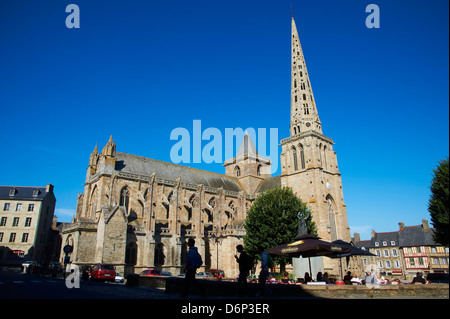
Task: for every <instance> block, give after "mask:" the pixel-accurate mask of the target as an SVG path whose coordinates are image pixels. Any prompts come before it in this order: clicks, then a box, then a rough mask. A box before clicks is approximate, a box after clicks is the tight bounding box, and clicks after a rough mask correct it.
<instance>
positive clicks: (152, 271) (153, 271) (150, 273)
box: [139, 269, 162, 277]
mask: <svg viewBox="0 0 450 319" xmlns="http://www.w3.org/2000/svg"><path fill="white" fill-rule="evenodd" d="M139 276H145V277H148V276H162V273H161V270H156V269H146V270H144V271H143V272H141V273H140V274H139Z"/></svg>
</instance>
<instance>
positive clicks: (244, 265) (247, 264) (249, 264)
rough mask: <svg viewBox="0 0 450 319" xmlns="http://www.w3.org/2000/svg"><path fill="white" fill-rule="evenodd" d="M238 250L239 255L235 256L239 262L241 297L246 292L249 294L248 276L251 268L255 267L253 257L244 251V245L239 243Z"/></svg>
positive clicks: (239, 290) (239, 289) (239, 291)
mask: <svg viewBox="0 0 450 319" xmlns="http://www.w3.org/2000/svg"><path fill="white" fill-rule="evenodd" d="M236 250H237V252H238V254H239V256H238V255H237V254H236V255H234V258H236V261H237V263H238V264H239V279H238V294H239V297H243V296H244V294H247V291H248V290H247V277H248V274H249V272H250V269H252V268H253V260H252V258H251V257H250V256H249V255H248V254H247V253H246V252H245V251H244V246H242V245H237V246H236Z"/></svg>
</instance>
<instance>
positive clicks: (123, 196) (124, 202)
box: [119, 186, 130, 213]
mask: <svg viewBox="0 0 450 319" xmlns="http://www.w3.org/2000/svg"><path fill="white" fill-rule="evenodd" d="M129 201H130V193H129V192H128V187H126V186H125V187H123V188H122V190H121V191H120V200H119V206H123V207H125V211H126V212H127V213H128V203H129Z"/></svg>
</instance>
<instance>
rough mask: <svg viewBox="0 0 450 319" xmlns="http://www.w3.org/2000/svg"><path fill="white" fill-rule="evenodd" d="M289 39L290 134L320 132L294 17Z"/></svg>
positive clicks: (320, 125) (317, 114)
mask: <svg viewBox="0 0 450 319" xmlns="http://www.w3.org/2000/svg"><path fill="white" fill-rule="evenodd" d="M291 41H292V47H291V49H292V50H291V136H295V135H297V134H299V133H302V132H306V131H316V132H318V133H320V134H322V124H321V122H320V119H319V113H318V112H317V108H316V102H315V100H314V95H313V92H312V88H311V81H310V80H309V75H308V70H307V69H306V62H305V57H304V55H303V50H302V46H301V44H300V38H299V36H298V31H297V26H296V25H295V19H294V17H292V39H291Z"/></svg>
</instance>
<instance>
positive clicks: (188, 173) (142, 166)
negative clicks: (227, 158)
mask: <svg viewBox="0 0 450 319" xmlns="http://www.w3.org/2000/svg"><path fill="white" fill-rule="evenodd" d="M115 170H116V171H120V172H124V173H131V174H139V175H143V176H151V175H152V174H153V173H155V174H156V176H157V177H159V178H163V179H167V180H171V181H175V180H177V179H178V178H181V182H183V183H188V184H192V185H200V184H203V185H205V186H208V187H214V188H220V187H222V188H223V189H224V190H229V191H234V192H240V191H242V189H241V187H240V185H239V183H238V181H237V179H235V178H233V177H230V176H226V175H222V174H218V173H213V172H208V171H203V170H199V169H196V168H191V167H186V166H181V165H176V164H172V163H168V162H162V161H158V160H155V159H151V158H147V157H142V156H137V155H132V154H127V153H121V152H116V167H115Z"/></svg>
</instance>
